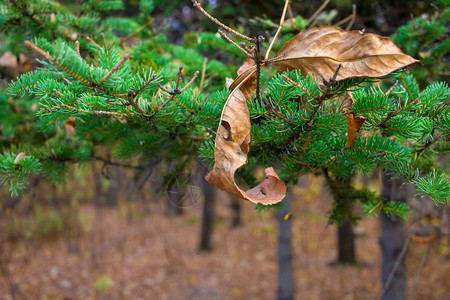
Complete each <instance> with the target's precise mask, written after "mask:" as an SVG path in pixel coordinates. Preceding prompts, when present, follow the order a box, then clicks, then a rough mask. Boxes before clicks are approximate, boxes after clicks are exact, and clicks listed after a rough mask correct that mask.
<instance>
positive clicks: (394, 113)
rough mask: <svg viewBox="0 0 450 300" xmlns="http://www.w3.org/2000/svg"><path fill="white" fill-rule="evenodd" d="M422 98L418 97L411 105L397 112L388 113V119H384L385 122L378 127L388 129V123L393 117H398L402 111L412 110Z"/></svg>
mask: <svg viewBox="0 0 450 300" xmlns="http://www.w3.org/2000/svg"><path fill="white" fill-rule="evenodd" d="M419 100H420V98H419V97H418V98H417V99H416V100H414V101H412V102H411V103H409V104H408V105H406V106H404V107H402V108H401V109H399V110H395V109H394V111H391V112H390V113H388V114H387V115H386V117H385V118H384V120H383V121H382V122H381V123H380V124H379V125H378V126H379V127H381V128H387V126H386V123H387V122H388V121H389V120H390V119H392V118H393V117H395V116H397V115H398V114H399V113H401V112H402V111H405V110H407V109H408V108H410V107H411V106H413V105H414V104H416V103H417V102H419Z"/></svg>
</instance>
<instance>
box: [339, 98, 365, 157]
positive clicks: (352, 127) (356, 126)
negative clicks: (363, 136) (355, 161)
mask: <svg viewBox="0 0 450 300" xmlns="http://www.w3.org/2000/svg"><path fill="white" fill-rule="evenodd" d="M352 108H353V99H352V98H351V96H350V97H349V98H347V99H345V100H344V105H343V112H344V114H345V115H346V117H345V118H346V120H347V143H345V148H350V147H351V146H352V145H353V143H354V142H355V140H356V137H357V134H358V132H359V131H360V130H361V127H362V125H363V123H364V121H365V120H366V118H364V117H361V116H356V115H355V113H354V112H352Z"/></svg>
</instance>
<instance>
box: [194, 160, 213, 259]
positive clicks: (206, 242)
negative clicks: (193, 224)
mask: <svg viewBox="0 0 450 300" xmlns="http://www.w3.org/2000/svg"><path fill="white" fill-rule="evenodd" d="M199 168H200V170H201V171H200V172H199V173H200V177H201V178H200V181H201V185H202V191H203V196H204V199H203V207H202V221H201V229H200V242H199V247H198V248H199V250H200V251H209V250H211V249H212V236H213V232H214V217H215V209H216V200H215V197H214V196H215V195H214V187H213V186H212V185H211V184H210V183H209V182H207V181H206V179H205V175H206V169H205V168H204V167H203V166H199Z"/></svg>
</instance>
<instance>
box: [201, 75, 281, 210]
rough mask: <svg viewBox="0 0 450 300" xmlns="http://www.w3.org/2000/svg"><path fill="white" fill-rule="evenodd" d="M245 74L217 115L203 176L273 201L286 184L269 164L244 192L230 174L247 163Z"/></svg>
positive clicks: (226, 188)
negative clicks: (211, 157) (255, 183)
mask: <svg viewBox="0 0 450 300" xmlns="http://www.w3.org/2000/svg"><path fill="white" fill-rule="evenodd" d="M249 78H250V77H249V76H247V77H246V78H245V80H243V81H241V83H240V84H239V85H238V86H237V87H236V88H235V89H234V90H233V91H232V92H231V94H230V96H229V97H228V100H227V102H226V103H225V107H224V109H223V111H222V116H221V118H220V125H219V129H218V130H217V135H216V143H215V151H214V158H215V163H214V167H213V169H212V171H211V172H209V174H208V175H207V176H206V180H207V181H208V182H209V183H211V184H213V185H215V186H216V187H217V188H219V189H221V190H224V191H226V192H228V193H230V194H233V195H235V196H237V197H239V198H242V199H246V200H249V201H251V202H253V203H262V204H264V205H270V204H275V203H277V202H280V201H281V200H283V198H284V197H285V196H286V186H285V185H284V183H283V182H282V181H281V180H280V179H279V178H278V176H277V174H276V173H275V171H274V169H273V168H271V167H270V168H267V169H265V170H264V176H265V177H266V179H265V180H264V181H263V182H262V183H261V184H259V185H258V186H256V187H254V188H252V189H251V190H248V191H246V192H244V191H243V190H242V189H241V188H239V187H238V186H237V185H236V182H235V181H234V174H235V172H236V170H237V169H239V168H240V167H241V166H243V165H245V164H246V163H247V155H248V152H249V150H250V114H249V111H248V107H247V102H246V100H245V96H244V94H243V93H242V91H241V90H240V87H241V86H242V84H244V83H245V82H246V80H249Z"/></svg>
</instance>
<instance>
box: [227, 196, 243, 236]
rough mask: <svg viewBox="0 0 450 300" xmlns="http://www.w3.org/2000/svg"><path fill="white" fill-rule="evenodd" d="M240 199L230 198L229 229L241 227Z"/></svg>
mask: <svg viewBox="0 0 450 300" xmlns="http://www.w3.org/2000/svg"><path fill="white" fill-rule="evenodd" d="M241 207H242V206H241V199H239V198H237V197H235V196H231V204H230V208H231V214H232V216H231V228H236V227H239V226H241V224H242V222H241Z"/></svg>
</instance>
